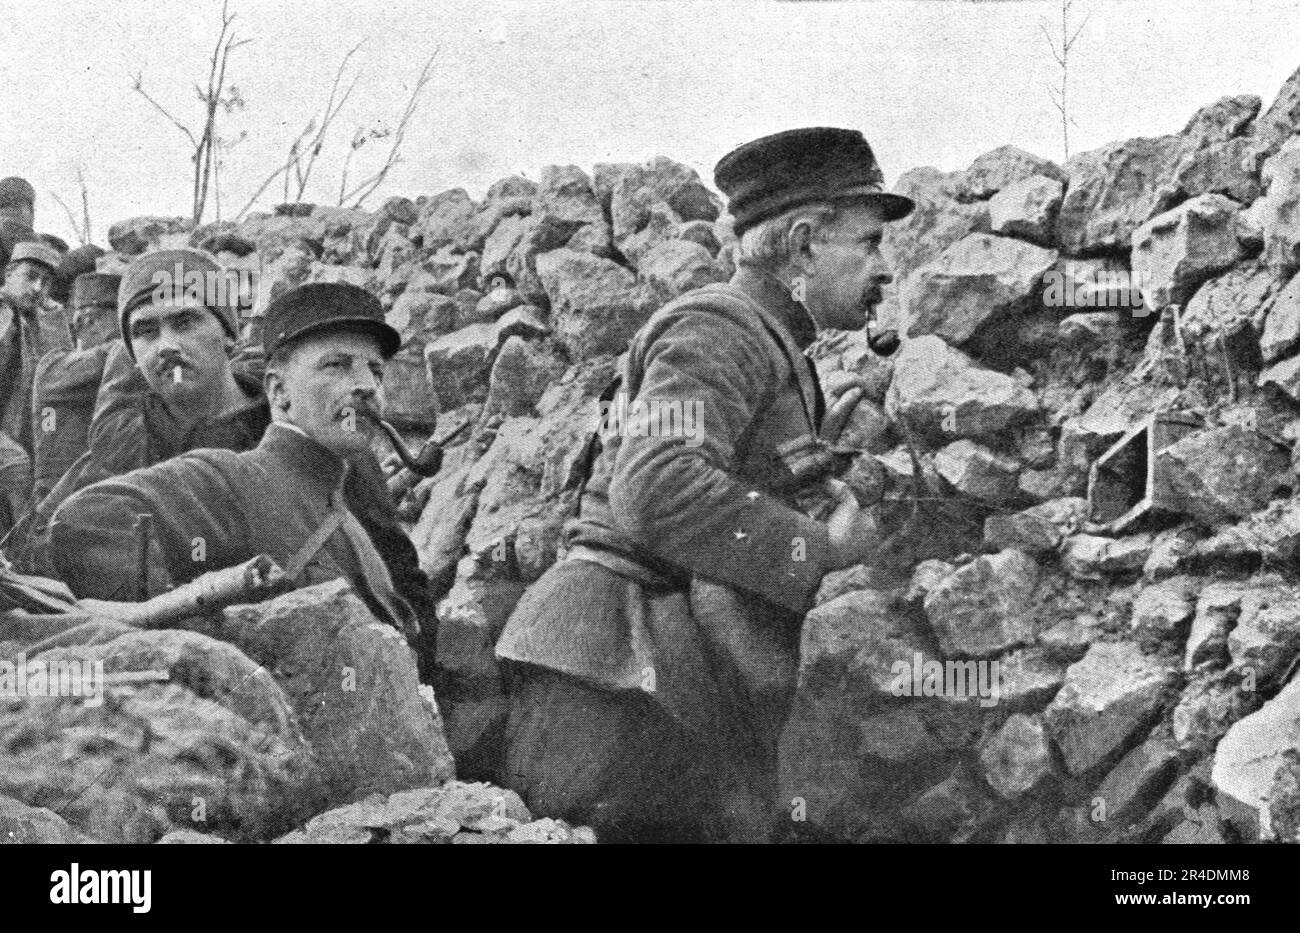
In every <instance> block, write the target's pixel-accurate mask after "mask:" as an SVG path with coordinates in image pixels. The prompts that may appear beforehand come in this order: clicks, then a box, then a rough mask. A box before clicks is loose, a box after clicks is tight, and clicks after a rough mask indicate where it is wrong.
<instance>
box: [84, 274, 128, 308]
mask: <svg viewBox="0 0 1300 933" xmlns="http://www.w3.org/2000/svg"><path fill="white" fill-rule="evenodd" d="M121 284H122V277H121V276H120V275H110V274H108V273H107V272H83V273H82V274H81V275H79V276H77V278H76V279H75V280H74V281H73V283H72V307H74V308H87V307H91V306H108V307H110V308H116V307H117V290H118V287H119V286H120V285H121Z"/></svg>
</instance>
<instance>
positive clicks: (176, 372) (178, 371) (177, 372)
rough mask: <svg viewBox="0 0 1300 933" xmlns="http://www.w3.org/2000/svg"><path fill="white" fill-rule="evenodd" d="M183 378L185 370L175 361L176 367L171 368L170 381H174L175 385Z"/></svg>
mask: <svg viewBox="0 0 1300 933" xmlns="http://www.w3.org/2000/svg"><path fill="white" fill-rule="evenodd" d="M184 378H185V372H184V370H183V369H182V368H181V364H180V363H177V364H176V368H175V369H173V370H172V382H174V383H176V384H177V385H180V384H181V381H182V380H183V379H184Z"/></svg>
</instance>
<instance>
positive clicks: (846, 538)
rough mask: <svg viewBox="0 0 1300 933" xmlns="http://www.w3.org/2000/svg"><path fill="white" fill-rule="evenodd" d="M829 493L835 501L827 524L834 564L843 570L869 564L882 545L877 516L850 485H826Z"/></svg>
mask: <svg viewBox="0 0 1300 933" xmlns="http://www.w3.org/2000/svg"><path fill="white" fill-rule="evenodd" d="M826 490H827V492H829V493H830V494H831V495H832V496H834V497H835V503H836V504H835V509H834V510H833V511H832V512H831V514H830V518H828V519H827V520H826V534H827V537H828V538H829V539H830V551H831V553H830V563H831V566H832V567H833V568H834V569H836V570H840V569H842V568H844V567H852V566H854V565H856V564H861V563H864V562H866V561H867V560H868V559H869V557H870V556H871V555H872V554H874V553H875V551H876V549H877V547H878V545H879V541H878V538H879V529H878V528H877V527H876V519H875V516H873V515H872V514H871V512H869V511H868V510H866V509H864V508H862V507H861V506H859V505H858V500H857V497H856V496H854V495H853V490H852V489H850V488H849V487H848V485H847V484H845V483H842V482H840V481H839V480H835V479H831V480H827V481H826Z"/></svg>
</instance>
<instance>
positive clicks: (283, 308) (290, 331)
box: [262, 282, 402, 360]
mask: <svg viewBox="0 0 1300 933" xmlns="http://www.w3.org/2000/svg"><path fill="white" fill-rule="evenodd" d="M328 330H360V331H364V332H366V333H370V334H373V335H374V336H375V338H376V339H377V340H378V341H379V349H380V352H381V353H383V355H384V359H389V358H391V357H392V356H393V354H394V353H396V352H397V351H398V349H399V348H400V347H401V346H402V336H401V334H399V333H398V332H397V331H396V330H394V329H393V328H392V327H391V326H389V324H388V323H387V322H386V321H385V320H384V307H383V305H381V304H380V303H379V299H378V298H376V297H375V296H374V295H372V294H370V292H368V291H366V290H365V289H364V288H361V287H360V286H357V285H351V284H348V283H346V282H309V283H307V284H306V285H299V286H298V287H297V288H291V289H289V290H288V291H286V292H285V293H284V294H282V295H280V296H279V297H278V298H276V299H275V300H274V301H272V302H271V303H270V304H269V305H268V306H267V308H266V314H265V316H264V317H263V318H262V349H263V352H264V353H265V354H266V358H267V359H268V360H269V359H270V358H271V357H272V356H273V355H274V354H275V352H276V351H277V350H279V349H281V348H282V347H284V346H285V345H286V344H289V343H292V342H293V341H295V340H297V339H299V338H300V337H304V336H307V335H308V334H314V333H320V332H322V331H328Z"/></svg>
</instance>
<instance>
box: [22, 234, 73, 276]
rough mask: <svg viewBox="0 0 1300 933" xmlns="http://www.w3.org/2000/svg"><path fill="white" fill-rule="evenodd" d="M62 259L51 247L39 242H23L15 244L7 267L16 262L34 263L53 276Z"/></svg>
mask: <svg viewBox="0 0 1300 933" xmlns="http://www.w3.org/2000/svg"><path fill="white" fill-rule="evenodd" d="M62 258H63V257H62V256H60V255H59V251H58V250H56V249H55V248H54V247H53V246H49V245H47V244H45V243H42V242H41V241H40V240H23V241H22V242H21V243H15V244H14V249H13V252H11V253H10V254H9V265H10V266H12V265H13V264H14V263H16V262H23V261H24V260H26V261H27V262H35V263H39V264H40V265H42V266H44V267H45V268H47V269H49V270H50V274H51V275H53V274H54V273H55V272H57V271H58V270H59V261H60V260H61V259H62Z"/></svg>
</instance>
